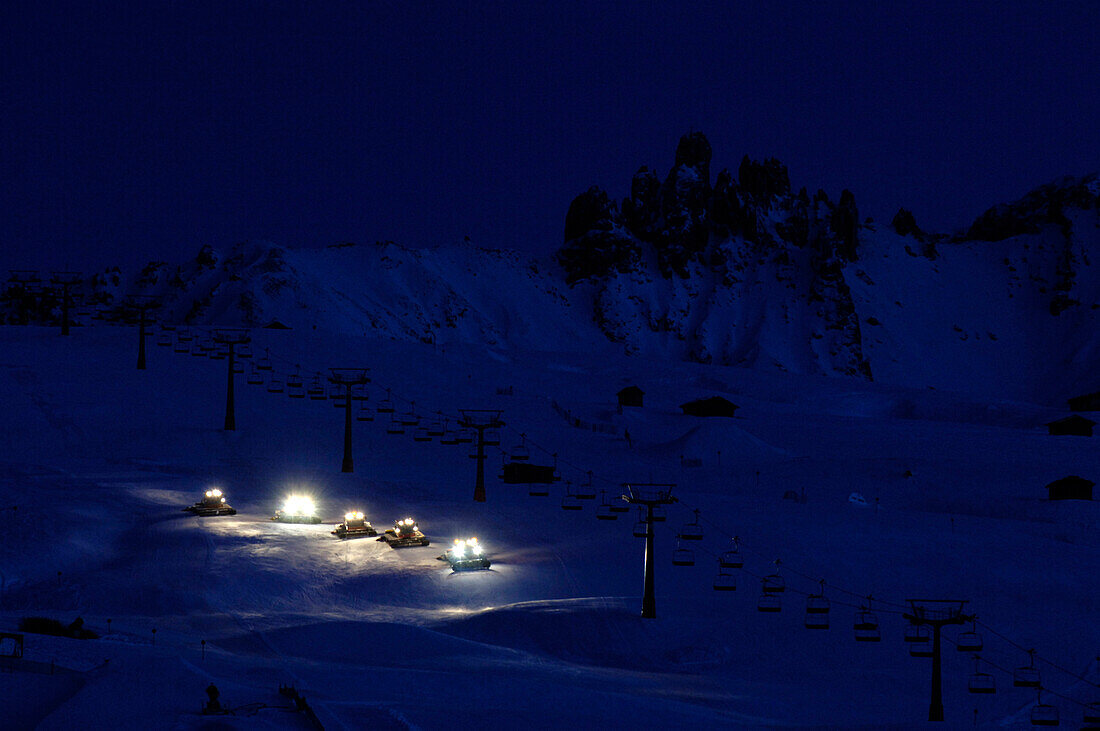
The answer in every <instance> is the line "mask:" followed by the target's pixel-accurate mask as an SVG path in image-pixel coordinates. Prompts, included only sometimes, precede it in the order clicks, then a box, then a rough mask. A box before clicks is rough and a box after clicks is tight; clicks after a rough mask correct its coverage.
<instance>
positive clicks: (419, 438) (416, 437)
mask: <svg viewBox="0 0 1100 731" xmlns="http://www.w3.org/2000/svg"><path fill="white" fill-rule="evenodd" d="M431 440H432V438H431V436H430V435H429V434H428V429H427V427H423V426H419V427H417V428H416V431H414V432H413V441H414V442H430V441H431ZM474 456H475V457H476V456H477V455H474Z"/></svg>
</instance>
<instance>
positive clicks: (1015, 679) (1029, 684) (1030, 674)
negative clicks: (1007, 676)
mask: <svg viewBox="0 0 1100 731" xmlns="http://www.w3.org/2000/svg"><path fill="white" fill-rule="evenodd" d="M1027 654H1028V657H1029V658H1030V659H1031V661H1030V662H1029V663H1028V664H1027V665H1023V666H1021V667H1018V668H1016V669H1015V670H1014V671H1013V672H1012V685H1014V686H1015V687H1017V688H1039V687H1041V686H1042V682H1041V679H1040V677H1039V668H1037V667H1035V650H1028V651H1027Z"/></svg>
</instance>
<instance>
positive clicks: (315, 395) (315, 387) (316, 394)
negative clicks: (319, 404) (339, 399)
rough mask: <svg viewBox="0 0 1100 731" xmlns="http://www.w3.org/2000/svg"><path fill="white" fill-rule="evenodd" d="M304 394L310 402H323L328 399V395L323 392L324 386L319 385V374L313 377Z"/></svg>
mask: <svg viewBox="0 0 1100 731" xmlns="http://www.w3.org/2000/svg"><path fill="white" fill-rule="evenodd" d="M306 393H307V394H308V395H309V398H310V400H311V401H324V400H325V399H327V398H328V394H327V393H326V392H325V384H323V383H321V375H320V374H317V375H316V376H314V377H313V383H311V384H310V385H309V388H308V389H307V390H306Z"/></svg>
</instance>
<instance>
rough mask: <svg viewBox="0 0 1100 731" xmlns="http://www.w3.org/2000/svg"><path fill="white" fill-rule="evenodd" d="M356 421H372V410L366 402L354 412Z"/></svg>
mask: <svg viewBox="0 0 1100 731" xmlns="http://www.w3.org/2000/svg"><path fill="white" fill-rule="evenodd" d="M355 420H356V421H374V412H373V411H371V408H370V407H369V406H367V405H366V404H363V405H362V406H360V407H359V410H358V411H356V412H355Z"/></svg>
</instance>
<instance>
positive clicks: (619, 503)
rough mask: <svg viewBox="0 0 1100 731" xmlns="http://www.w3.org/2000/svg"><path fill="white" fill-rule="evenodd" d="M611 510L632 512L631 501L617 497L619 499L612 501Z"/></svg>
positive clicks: (614, 511)
mask: <svg viewBox="0 0 1100 731" xmlns="http://www.w3.org/2000/svg"><path fill="white" fill-rule="evenodd" d="M611 512H612V513H629V512H630V503H628V502H626V501H624V500H622V499H621V498H620V499H617V500H616V499H613V500H612V501H611Z"/></svg>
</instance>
